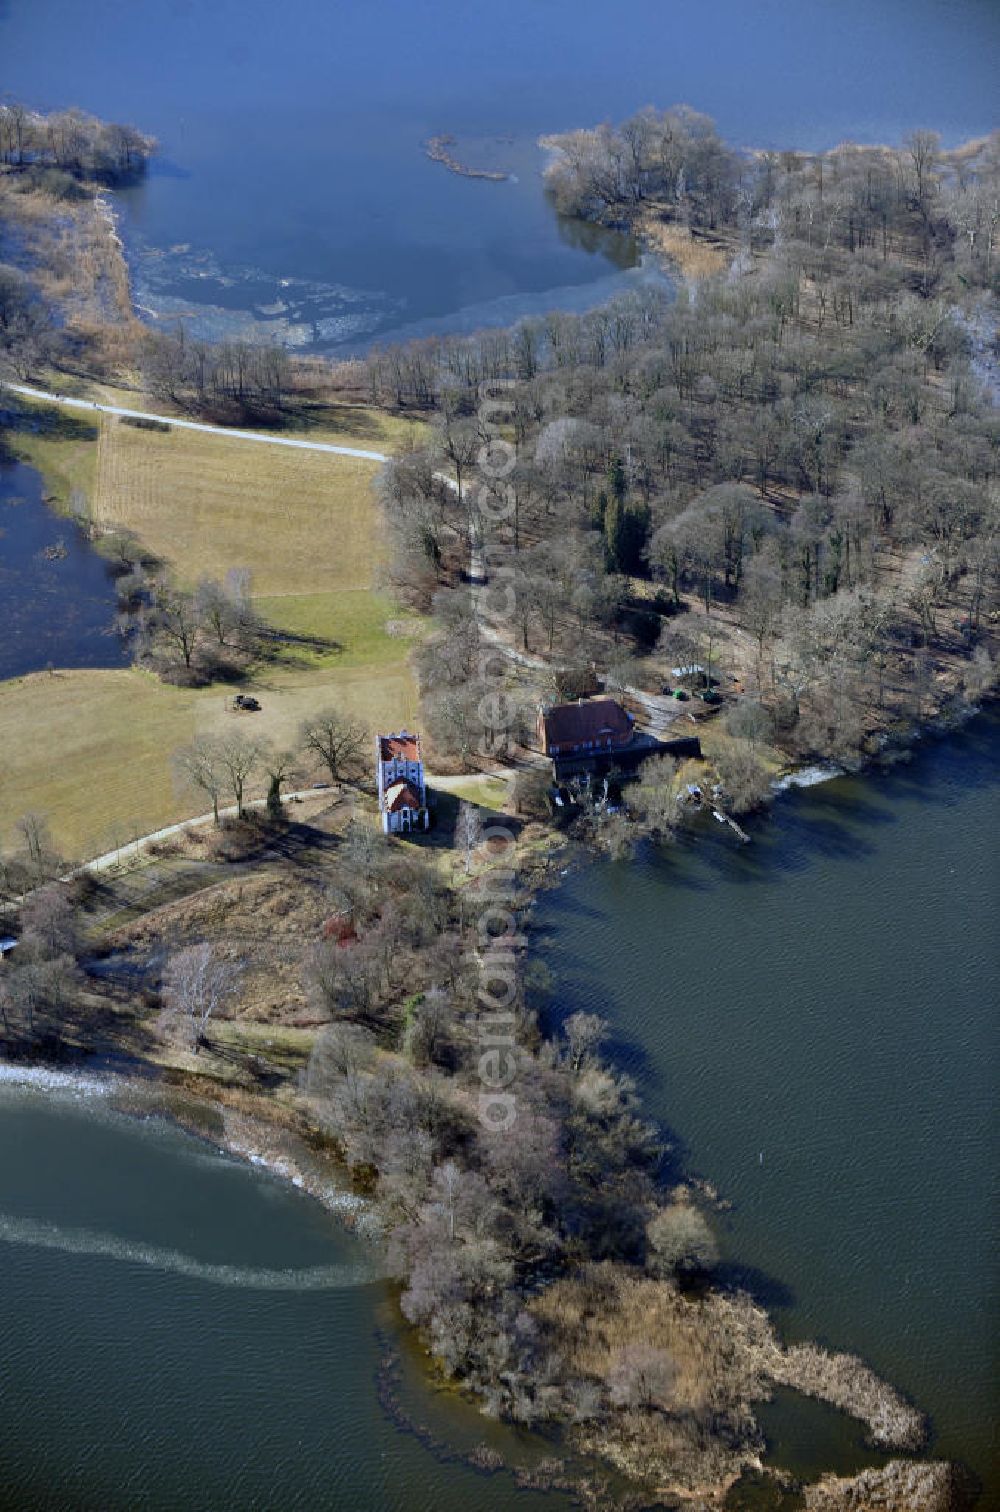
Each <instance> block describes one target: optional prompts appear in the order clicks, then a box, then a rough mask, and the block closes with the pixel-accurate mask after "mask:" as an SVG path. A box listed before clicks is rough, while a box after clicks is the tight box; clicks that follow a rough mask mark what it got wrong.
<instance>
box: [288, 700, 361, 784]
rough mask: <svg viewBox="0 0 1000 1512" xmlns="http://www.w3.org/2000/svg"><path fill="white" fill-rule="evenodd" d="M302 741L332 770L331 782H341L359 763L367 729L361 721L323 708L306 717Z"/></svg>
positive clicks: (300, 734)
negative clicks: (355, 720) (359, 722)
mask: <svg viewBox="0 0 1000 1512" xmlns="http://www.w3.org/2000/svg"><path fill="white" fill-rule="evenodd" d="M299 740H300V742H301V744H302V745H303V746H304V747H305V749H306V750H307V751H311V752H312V753H313V755H314V756H318V757H319V759H320V761H322V763H323V765H324V766H325V767H326V769H327V771H328V772H329V773H330V780H331V781H332V782H340V781H341V779H342V777H343V776H344V775H345V773H346V772H347V771H349V770H351V769H352V768H353V767H354V766H355V765H356V763H357V761H358V759H359V757H360V756H361V753H362V751H363V750H364V749H365V747H366V745H367V743H368V732H367V730H366V729H365V728H364V726H363V725H361V724H356V723H355V722H354V721H353V720H350V719H345V717H344V716H343V715H342V714H340V713H338V711H337V710H336V709H321V710H320V711H319V713H317V714H313V715H312V716H311V717H310V718H309V719H307V720H305V722H304V723H303V725H302V727H301V729H300V731H299Z"/></svg>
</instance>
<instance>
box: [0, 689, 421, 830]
mask: <svg viewBox="0 0 1000 1512" xmlns="http://www.w3.org/2000/svg"><path fill="white" fill-rule="evenodd" d="M253 686H254V691H255V693H256V695H257V697H258V698H259V699H260V701H261V711H260V713H259V714H255V715H237V714H233V713H232V712H231V711H230V709H229V699H230V696H231V695H230V692H229V691H227V690H226V689H224V688H221V687H215V688H207V689H200V690H197V691H191V690H188V689H179V688H171V687H167V686H165V685H164V684H162V683H160V682H158V681H157V680H156V679H155V678H154V677H152V676H150V675H149V674H147V673H143V672H136V671H75V672H58V673H55V674H54V675H49V674H47V673H38V674H36V675H35V676H33V677H24V678H18V679H16V680H14V681H11V682H6V683H0V845H2V844H4V843H8V844H9V843H10V842H11V841H12V839H13V836H12V826H13V824H14V822H15V821H16V820H17V819H18V818H19V817H20V816H21V815H22V814H24V813H26V812H29V811H32V812H36V813H40V814H42V815H44V817H45V818H46V819H47V820H48V823H49V827H50V830H51V832H52V835H53V839H54V840H55V842H56V844H57V846H58V847H59V848H60V849H61V850H62V851H63V852H64V853H65V854H66V855H67V856H70V857H72V858H75V859H86V858H88V857H90V856H93V855H96V854H98V853H100V852H102V851H104V850H109V849H111V848H112V847H113V846H115V845H117V844H119V843H120V842H122V841H124V840H127V839H129V838H130V837H132V836H134V835H140V834H147V833H149V831H151V830H155V829H159V828H161V827H162V826H164V825H167V824H171V823H173V822H175V821H177V820H181V819H185V818H190V817H192V816H193V815H195V814H199V813H202V812H204V810H205V808H206V807H207V803H206V800H205V798H204V795H199V794H197V793H190V792H185V791H183V790H182V789H179V788H178V787H177V785H176V783H175V779H174V774H173V767H172V757H173V754H174V752H175V751H177V750H178V749H179V748H180V747H181V746H184V745H186V744H188V743H189V742H190V741H191V740H193V739H194V738H195V736H196V735H214V734H220V733H224V732H225V733H228V732H231V731H233V730H234V729H239V730H240V731H241V732H242V733H244V734H246V735H248V736H250V735H252V736H253V737H254V738H255V739H260V740H261V741H264V742H267V743H271V744H274V745H276V746H279V747H281V748H286V747H290V746H294V745H295V743H296V739H295V737H296V732H297V730H298V727H299V725H300V723H301V721H302V720H303V719H304V718H305V717H306V716H307V715H308V714H310V713H312V712H314V711H315V710H316V709H317V708H320V707H322V706H323V705H324V704H333V705H335V706H336V707H337V708H339V709H341V710H342V711H343V712H344V713H345V714H347V715H349V716H351V717H353V718H355V719H358V720H360V721H361V722H363V723H364V724H366V725H367V726H369V727H370V728H372V729H374V728H376V727H378V726H383V727H394V726H395V725H397V724H405V723H408V722H411V721H412V720H413V719H414V716H415V713H416V691H415V689H414V686H413V682H412V679H411V677H410V674H409V671H408V669H407V668H406V666H405V663H403V662H400V663H399V664H398V665H397V666H395V667H385V668H382V669H380V670H379V671H378V673H377V675H376V674H375V673H373V670H372V669H371V668H370V667H367V666H357V667H352V668H345V669H341V668H339V667H338V666H337V664H336V663H332V664H330V665H329V666H325V667H322V668H311V669H309V670H307V671H295V670H291V671H290V670H286V669H281V670H278V671H275V672H273V673H270V674H268V673H266V674H265V675H264V676H262V677H260V678H258V679H257V680H256V681H255V682H254V685H253ZM316 775H320V774H318V773H317V774H316ZM262 793H263V782H262V781H260V782H258V783H257V784H256V786H254V787H253V788H252V791H251V792H250V793H249V794H248V796H250V797H256V796H261V795H262Z"/></svg>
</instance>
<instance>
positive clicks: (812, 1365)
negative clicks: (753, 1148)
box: [0, 731, 955, 1508]
mask: <svg viewBox="0 0 1000 1512" xmlns="http://www.w3.org/2000/svg"><path fill="white" fill-rule="evenodd" d="M939 733H940V735H941V736H942V738H945V737H947V736H948V735H950V734H953V733H955V732H954V731H941V732H939ZM803 770H804V771H808V770H809V769H808V768H807V769H803ZM839 775H841V773H839V772H834V771H832V770H830V769H819V770H818V771H817V773H816V777H815V778H814V779H813V781H811V782H808V783H807V784H806V785H807V786H809V785H814V782H815V781H822V780H833V779H834V778H835V777H836V776H839ZM852 775H853V774H852ZM558 876H559V870H558V868H557V866H556V864H554V863H553V862H552V860H551V859H550V858H546V863H545V868H544V871H541V870H539V874H538V875H537V876H536V877H533V878H532V879H531V888H532V890H534V888H535V886H536V885H537V886H541V885H546V886H555V885H558ZM528 933H529V934H530V925H529V928H528ZM168 1076H169V1073H168ZM11 1082H15V1083H16V1082H22V1083H26V1084H27V1085H29V1086H34V1087H36V1089H37V1090H39V1091H42V1092H54V1093H57V1094H60V1093H61V1094H65V1093H66V1092H67V1091H75V1090H77V1088H80V1089H81V1090H82V1092H83V1093H84V1094H85V1095H95V1094H96V1095H110V1096H112V1097H114V1096H115V1094H116V1093H117V1094H119V1095H120V1096H121V1100H122V1102H123V1103H124V1106H121V1107H118V1108H116V1111H120V1112H121V1113H122V1114H123V1116H143V1114H147V1115H148V1114H149V1112H150V1111H152V1112H154V1113H157V1114H159V1115H160V1116H163V1117H165V1118H167V1119H169V1120H170V1121H172V1122H174V1123H176V1124H177V1125H178V1126H179V1127H182V1128H184V1129H185V1130H187V1131H188V1132H190V1133H192V1134H193V1135H195V1136H196V1137H199V1138H202V1139H204V1140H205V1141H206V1142H207V1143H208V1144H210V1145H212V1147H213V1148H216V1149H218V1150H220V1151H222V1152H224V1153H226V1154H229V1155H231V1156H233V1157H235V1158H237V1159H240V1160H241V1161H244V1162H246V1163H247V1164H248V1165H252V1166H255V1167H259V1168H261V1169H264V1170H267V1171H268V1172H269V1173H270V1174H272V1175H274V1176H276V1177H277V1178H278V1179H280V1180H282V1181H287V1182H288V1183H289V1184H290V1185H292V1186H294V1187H296V1189H298V1190H300V1191H302V1192H304V1193H305V1194H306V1195H308V1196H310V1197H311V1198H313V1200H316V1201H319V1202H320V1203H321V1205H322V1206H323V1207H324V1208H325V1209H326V1210H327V1211H328V1212H330V1213H331V1215H332V1216H334V1217H336V1218H338V1219H339V1220H340V1221H343V1222H345V1224H346V1225H347V1226H348V1227H349V1228H352V1229H354V1230H356V1231H357V1232H359V1233H361V1234H362V1235H363V1236H364V1237H365V1238H366V1239H370V1240H372V1241H373V1242H377V1241H378V1230H377V1229H376V1228H374V1227H369V1225H368V1222H367V1218H368V1216H369V1215H370V1213H371V1207H370V1205H369V1204H367V1203H366V1202H365V1200H364V1199H363V1198H360V1197H358V1196H357V1194H355V1193H351V1192H350V1191H346V1190H344V1189H342V1188H341V1187H340V1186H339V1185H338V1183H337V1182H336V1180H330V1179H329V1174H328V1179H326V1180H323V1179H322V1177H321V1176H318V1175H317V1174H316V1172H315V1171H310V1169H309V1167H310V1166H311V1165H312V1163H313V1157H312V1155H311V1153H310V1149H309V1145H308V1142H307V1140H306V1139H305V1138H303V1132H302V1131H301V1130H297V1129H295V1128H292V1127H290V1125H291V1124H292V1123H296V1122H298V1118H299V1115H298V1112H297V1110H293V1109H291V1108H289V1107H287V1106H284V1107H280V1108H279V1109H277V1110H276V1109H275V1105H274V1103H273V1101H272V1100H271V1099H269V1097H268V1096H267V1095H266V1094H242V1093H241V1094H239V1106H235V1107H234V1106H233V1105H232V1102H231V1101H228V1100H227V1099H226V1098H225V1096H224V1095H220V1096H218V1097H215V1096H212V1095H211V1093H210V1092H206V1091H205V1090H204V1089H202V1090H195V1089H193V1088H192V1087H191V1086H190V1085H189V1084H188V1082H187V1079H186V1078H185V1079H183V1080H182V1081H181V1082H180V1083H179V1084H178V1083H177V1082H173V1081H170V1080H167V1079H165V1078H164V1077H163V1073H162V1071H161V1072H160V1075H159V1077H158V1078H157V1079H156V1080H152V1081H150V1080H142V1081H137V1080H136V1079H134V1078H133V1077H131V1076H129V1075H128V1074H127V1073H126V1074H124V1075H122V1074H121V1073H117V1072H112V1073H110V1074H107V1075H100V1074H94V1073H92V1072H89V1071H87V1070H86V1069H83V1070H81V1071H80V1072H74V1071H68V1070H66V1069H64V1068H61V1067H55V1066H46V1065H20V1064H18V1063H4V1065H3V1066H0V1087H2V1086H3V1085H4V1084H5V1083H7V1084H9V1083H11ZM219 1091H220V1093H223V1089H221V1088H220V1089H219ZM133 1098H134V1099H135V1105H134V1106H133V1107H131V1108H130V1107H129V1106H128V1104H129V1102H131V1101H132V1100H133ZM116 1100H117V1099H116ZM179 1103H180V1104H181V1105H182V1106H178V1104H179ZM184 1104H187V1114H186V1115H185V1111H184V1108H183V1105H184ZM275 1111H277V1112H278V1117H277V1118H275V1117H274V1113H275ZM199 1114H200V1115H201V1116H199ZM206 1120H207V1122H206ZM215 1120H218V1122H217V1123H215ZM213 1123H214V1126H212V1125H213ZM296 1146H297V1147H298V1148H297V1149H296ZM297 1157H304V1158H297ZM316 1159H317V1161H318V1162H321V1163H322V1164H323V1165H325V1166H326V1168H327V1172H328V1173H332V1172H333V1171H334V1170H335V1169H336V1168H337V1166H338V1161H337V1158H336V1157H335V1156H333V1155H330V1156H326V1155H320V1156H317V1157H316ZM694 1181H695V1178H693V1177H692V1182H694ZM542 1295H543V1296H544V1295H545V1293H544V1291H543V1293H542ZM714 1295H715V1296H717V1297H718V1299H719V1302H718V1304H717V1305H718V1306H720V1307H721V1308H723V1309H728V1310H729V1311H730V1313H732V1316H733V1317H736V1314H737V1313H739V1315H740V1319H741V1321H740V1325H739V1326H740V1327H741V1328H743V1329H744V1330H746V1331H748V1332H749V1333H751V1334H753V1335H758V1334H759V1337H760V1343H759V1346H758V1350H759V1353H758V1354H756V1355H754V1356H753V1358H754V1359H755V1360H756V1362H757V1366H758V1367H760V1365H761V1361H766V1373H767V1375H768V1377H769V1378H770V1380H771V1381H772V1382H773V1383H774V1384H775V1385H787V1386H790V1387H792V1388H793V1389H795V1390H798V1391H800V1392H802V1393H803V1394H804V1395H807V1396H810V1397H813V1398H815V1399H816V1400H819V1401H820V1402H826V1403H828V1404H829V1405H831V1406H833V1407H835V1408H836V1409H837V1410H839V1411H843V1412H845V1413H846V1414H847V1415H848V1416H850V1417H852V1418H854V1419H855V1420H858V1419H861V1420H862V1421H863V1422H865V1424H866V1425H867V1429H868V1432H869V1433H870V1434H871V1437H872V1439H873V1440H874V1442H875V1443H876V1444H880V1445H883V1446H886V1447H887V1449H888V1452H892V1450H893V1449H897V1450H898V1449H899V1448H900V1447H903V1446H904V1445H905V1447H906V1448H907V1449H910V1450H913V1449H915V1448H917V1447H918V1444H919V1442H920V1440H921V1439H922V1436H923V1435H922V1430H921V1426H920V1425H922V1422H923V1419H922V1415H921V1414H920V1413H919V1412H918V1411H917V1410H916V1409H915V1408H914V1407H913V1404H912V1403H910V1402H909V1401H908V1400H907V1399H906V1398H905V1397H904V1396H902V1395H901V1394H900V1393H899V1392H898V1391H896V1390H895V1388H893V1387H891V1386H890V1385H888V1384H887V1383H886V1382H884V1381H882V1380H881V1379H880V1378H879V1377H877V1376H876V1375H875V1374H874V1372H873V1371H872V1370H871V1368H870V1367H869V1366H868V1365H867V1363H866V1362H865V1361H864V1359H863V1357H858V1356H854V1355H849V1356H842V1355H834V1356H831V1355H829V1354H828V1353H827V1352H826V1351H825V1350H823V1349H820V1348H818V1347H817V1346H814V1345H811V1344H806V1345H801V1344H789V1345H784V1344H782V1342H781V1340H780V1338H779V1337H778V1336H777V1334H776V1333H775V1332H774V1330H773V1325H772V1324H771V1322H770V1317H769V1315H768V1314H767V1312H766V1310H765V1309H764V1308H762V1307H761V1306H760V1304H758V1303H756V1302H754V1301H753V1300H752V1298H751V1297H749V1296H747V1295H745V1294H743V1293H741V1292H739V1291H736V1292H731V1291H727V1290H719V1291H718V1292H716V1293H714ZM733 1309H735V1310H736V1311H735V1312H733ZM741 1309H743V1311H742V1312H741V1311H740V1310H741ZM398 1326H399V1327H400V1328H401V1329H402V1330H404V1331H406V1330H407V1325H406V1324H405V1323H404V1322H403V1320H402V1319H401V1318H400V1319H399V1320H398ZM761 1330H763V1332H762V1333H759V1331H761ZM769 1340H770V1342H769ZM427 1384H428V1385H429V1386H435V1374H434V1373H433V1372H428V1375H427ZM442 1389H444V1390H445V1391H447V1390H449V1389H457V1390H459V1391H460V1392H461V1391H462V1388H461V1385H460V1384H459V1385H458V1386H457V1387H455V1388H449V1387H443V1388H442ZM463 1394H464V1393H463ZM758 1399H759V1400H767V1396H766V1395H762V1396H761V1397H759V1398H758ZM477 1405H478V1404H477ZM594 1447H595V1448H597V1447H598V1446H597V1444H596V1443H595V1445H594ZM893 1467H895V1468H893ZM620 1468H623V1469H624V1468H627V1459H626V1460H623V1461H622V1462H621V1465H620ZM763 1469H764V1472H765V1473H766V1474H767V1475H768V1476H769V1477H774V1476H778V1475H780V1474H781V1473H782V1472H781V1467H780V1464H778V1465H774V1464H770V1465H769V1464H767V1463H766V1461H765V1462H764V1463H763ZM883 1470H884V1472H885V1474H886V1476H890V1475H891V1476H892V1478H893V1479H894V1480H897V1481H898V1480H899V1478H900V1477H901V1476H904V1477H905V1476H906V1475H909V1476H911V1477H917V1476H921V1477H923V1478H924V1480H925V1481H926V1485H927V1486H928V1487H929V1488H930V1490H928V1492H927V1494H928V1496H930V1495H931V1491H933V1493H934V1494H935V1495H937V1494H938V1493H939V1492H940V1488H941V1486H942V1485H943V1484H944V1480H945V1477H946V1476H947V1475H950V1473H951V1472H950V1471H948V1470H947V1469H946V1468H945V1467H944V1466H943V1465H942V1464H940V1463H939V1462H928V1461H926V1460H919V1461H910V1460H907V1461H898V1460H893V1461H890V1463H889V1464H888V1465H886V1466H885V1467H883ZM863 1473H865V1474H868V1475H869V1476H870V1475H871V1474H872V1473H873V1472H863ZM879 1473H882V1472H881V1471H880V1472H879ZM854 1479H855V1478H853V1477H852V1478H846V1477H844V1476H839V1477H831V1476H825V1477H823V1478H822V1480H817V1481H815V1482H810V1483H809V1484H810V1486H811V1487H813V1488H815V1495H816V1496H817V1497H818V1496H819V1495H820V1491H819V1489H818V1488H819V1487H821V1486H824V1487H825V1488H826V1489H825V1490H824V1491H823V1493H822V1494H823V1495H824V1496H829V1497H834V1496H836V1497H841V1498H842V1500H839V1501H838V1500H830V1501H817V1502H816V1503H815V1505H816V1506H822V1507H826V1506H829V1507H831V1508H833V1507H841V1506H842V1507H848V1506H851V1505H852V1503H851V1502H850V1501H849V1500H848V1497H849V1496H851V1495H853V1491H852V1490H848V1489H847V1488H848V1487H853V1485H854ZM835 1482H836V1483H837V1484H835ZM941 1494H943V1493H941ZM949 1494H950V1493H949ZM806 1505H807V1506H811V1505H813V1503H812V1502H807V1503H806ZM889 1505H890V1506H891V1505H893V1503H891V1502H890V1503H889ZM895 1505H907V1506H908V1507H909V1503H896V1504H895ZM920 1505H922V1504H921V1503H920V1502H914V1503H913V1506H914V1507H919V1506H920ZM926 1505H927V1506H928V1507H938V1506H945V1505H950V1503H945V1502H937V1501H933V1500H928V1501H927V1502H926Z"/></svg>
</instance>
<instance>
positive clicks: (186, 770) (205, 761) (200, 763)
mask: <svg viewBox="0 0 1000 1512" xmlns="http://www.w3.org/2000/svg"><path fill="white" fill-rule="evenodd" d="M174 765H175V768H176V770H177V772H178V774H179V775H180V777H181V779H182V781H183V782H185V783H186V784H188V785H190V786H191V787H195V788H198V789H199V790H200V791H201V792H203V793H204V794H205V795H206V797H207V798H208V799H209V801H210V803H211V805H212V817H213V818H214V820H215V822H216V824H218V822H219V794H220V793H221V792H222V790H223V788H224V787H225V785H226V775H227V774H226V770H225V768H224V767H223V763H222V753H221V750H220V748H219V744H218V742H217V741H213V740H196V741H194V742H193V744H191V745H189V746H185V747H184V748H183V749H182V750H180V751H178V752H177V753H176V754H175V756H174Z"/></svg>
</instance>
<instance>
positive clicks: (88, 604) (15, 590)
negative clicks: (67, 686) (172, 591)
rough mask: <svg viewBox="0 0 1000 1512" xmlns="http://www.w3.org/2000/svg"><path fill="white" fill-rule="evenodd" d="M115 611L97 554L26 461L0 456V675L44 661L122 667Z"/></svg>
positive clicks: (20, 672) (124, 657)
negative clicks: (50, 500)
mask: <svg viewBox="0 0 1000 1512" xmlns="http://www.w3.org/2000/svg"><path fill="white" fill-rule="evenodd" d="M53 549H54V550H55V552H56V553H58V554H56V555H51V556H47V555H46V552H47V551H52V550H53ZM116 617H117V599H116V596H115V587H114V581H113V579H112V577H111V575H110V573H109V571H108V564H107V562H106V561H105V560H104V558H103V557H101V556H99V555H98V554H97V552H96V551H95V550H94V548H93V546H92V545H91V544H90V542H89V541H88V540H87V537H86V535H85V534H84V532H83V531H82V530H81V529H80V528H79V527H78V526H77V525H75V524H74V523H73V521H72V520H68V519H63V518H61V517H60V516H58V515H56V514H53V512H52V511H51V510H50V509H49V508H48V507H47V505H46V504H45V503H44V500H43V490H42V479H41V477H40V475H39V474H38V473H37V472H36V471H35V469H34V468H33V467H27V466H25V464H24V463H21V462H15V463H6V464H4V463H0V681H2V680H3V679H4V678H7V677H23V676H24V675H25V674H26V673H28V672H41V671H43V670H44V669H45V668H46V667H47V666H49V665H51V666H53V667H122V666H127V665H128V662H129V655H130V653H129V646H128V641H127V640H126V639H124V638H123V637H122V636H120V635H119V634H118V632H117V630H116V628H115V622H116Z"/></svg>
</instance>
